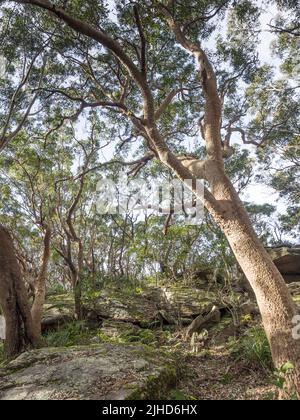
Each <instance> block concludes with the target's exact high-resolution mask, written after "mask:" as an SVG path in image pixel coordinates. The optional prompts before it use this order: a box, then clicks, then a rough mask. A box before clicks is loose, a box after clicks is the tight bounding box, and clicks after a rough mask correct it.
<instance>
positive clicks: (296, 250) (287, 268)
mask: <svg viewBox="0 0 300 420" xmlns="http://www.w3.org/2000/svg"><path fill="white" fill-rule="evenodd" d="M268 252H269V254H270V255H271V257H272V259H273V261H274V263H275V264H276V266H277V268H278V269H279V271H280V272H281V274H282V275H283V277H284V279H285V280H286V282H287V283H292V282H297V281H299V282H300V247H291V248H288V247H281V248H268Z"/></svg>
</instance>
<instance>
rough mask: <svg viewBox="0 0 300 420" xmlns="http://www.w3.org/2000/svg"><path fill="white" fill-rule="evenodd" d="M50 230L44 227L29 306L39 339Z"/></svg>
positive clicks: (48, 258)
mask: <svg viewBox="0 0 300 420" xmlns="http://www.w3.org/2000/svg"><path fill="white" fill-rule="evenodd" d="M51 235H52V231H51V228H50V227H46V231H45V236H44V252H43V257H42V265H41V269H40V272H39V275H38V278H37V280H36V282H35V284H34V301H33V305H32V308H31V316H32V321H33V328H34V333H35V335H36V337H37V338H38V339H39V340H40V338H41V335H42V328H41V325H42V317H43V306H44V303H45V296H46V281H47V274H48V265H49V260H50V245H51Z"/></svg>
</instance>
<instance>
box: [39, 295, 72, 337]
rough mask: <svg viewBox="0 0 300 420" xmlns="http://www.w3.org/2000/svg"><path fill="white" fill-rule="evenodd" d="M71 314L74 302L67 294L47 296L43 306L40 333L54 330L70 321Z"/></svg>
mask: <svg viewBox="0 0 300 420" xmlns="http://www.w3.org/2000/svg"><path fill="white" fill-rule="evenodd" d="M73 314H74V300H73V297H72V296H70V295H68V294H64V295H52V296H48V297H47V301H46V303H45V304H44V313H43V319H42V331H43V332H47V331H49V330H55V329H57V328H58V327H60V326H62V325H64V324H66V323H68V322H70V321H72V320H73V319H74V315H73Z"/></svg>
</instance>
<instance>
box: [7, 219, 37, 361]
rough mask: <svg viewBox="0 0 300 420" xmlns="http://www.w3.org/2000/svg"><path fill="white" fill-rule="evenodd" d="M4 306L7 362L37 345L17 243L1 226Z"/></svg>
mask: <svg viewBox="0 0 300 420" xmlns="http://www.w3.org/2000/svg"><path fill="white" fill-rule="evenodd" d="M0 306H1V309H2V312H3V315H4V318H5V321H6V338H5V343H4V350H5V354H6V357H7V358H12V357H15V356H17V355H18V354H20V353H21V352H22V351H24V350H25V349H27V348H31V347H34V346H35V345H36V344H37V337H36V335H35V332H34V328H33V323H32V317H31V313H30V306H29V301H28V296H27V292H26V287H25V284H24V281H23V279H22V275H21V270H20V267H19V264H18V260H17V258H16V255H15V252H14V247H13V241H12V239H11V236H10V234H9V233H8V231H7V230H6V229H5V228H4V227H3V226H1V225H0Z"/></svg>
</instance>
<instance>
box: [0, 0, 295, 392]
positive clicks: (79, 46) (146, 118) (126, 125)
mask: <svg viewBox="0 0 300 420" xmlns="http://www.w3.org/2000/svg"><path fill="white" fill-rule="evenodd" d="M2 3H4V8H5V10H6V13H8V12H7V10H8V11H9V10H11V9H12V8H13V9H14V13H15V14H16V16H19V17H22V19H23V20H24V21H25V22H28V23H27V27H28V29H27V31H24V33H27V34H28V36H29V34H32V33H33V34H34V36H35V35H36V36H38V38H39V39H45V37H47V42H49V45H48V47H47V48H48V49H49V50H50V51H51V54H50V58H48V60H50V62H49V64H47V76H46V80H45V82H44V83H43V85H42V86H39V87H38V91H39V92H40V97H39V101H40V104H41V109H40V112H39V116H38V118H39V121H42V120H43V119H45V120H47V123H49V117H48V118H47V116H49V114H50V115H54V112H56V118H57V114H61V115H60V122H59V124H58V125H57V128H59V126H62V125H63V124H64V123H68V121H70V119H71V120H74V119H76V118H78V117H80V116H81V117H83V116H84V115H86V114H87V113H88V112H89V111H90V110H94V111H95V110H96V112H98V115H99V118H105V119H107V121H109V124H110V129H111V134H112V135H116V134H120V135H121V142H122V144H124V143H126V144H127V145H128V144H129V145H130V144H131V142H133V141H134V140H136V139H141V140H142V142H143V143H142V147H141V150H148V151H149V153H150V154H149V155H146V156H145V158H144V160H141V162H142V164H141V167H142V166H143V165H144V164H146V163H147V162H149V161H150V160H153V159H156V160H158V161H159V162H161V164H162V165H164V166H165V167H167V168H169V169H170V170H172V171H173V173H174V174H175V175H176V176H177V177H178V178H179V179H180V180H181V181H182V182H184V183H186V182H187V180H192V181H193V184H196V179H199V178H200V179H204V180H205V181H206V186H205V191H204V196H203V197H202V196H199V197H198V198H199V199H201V200H202V202H203V204H204V206H205V208H206V209H207V211H208V212H209V213H210V214H211V216H212V217H213V219H214V220H215V222H216V223H217V225H218V226H219V227H220V228H221V229H222V230H223V232H224V234H225V236H226V238H227V240H228V242H229V244H230V246H231V248H232V250H233V253H234V254H235V256H236V259H237V261H238V262H239V264H240V266H241V268H242V269H243V271H244V273H245V275H246V277H247V278H248V280H249V282H250V284H251V285H252V287H253V289H254V292H255V294H256V298H257V301H258V305H259V308H260V311H261V314H262V319H263V324H264V327H265V330H266V333H267V336H268V338H269V342H270V345H271V349H272V354H273V359H274V363H275V366H276V367H277V368H280V367H281V366H282V365H283V364H284V363H286V362H287V361H290V362H291V363H292V364H293V365H294V369H292V370H291V371H290V372H289V374H288V377H287V384H288V389H289V391H295V392H296V393H297V395H298V396H299V393H300V356H299V354H300V351H299V350H300V344H299V342H296V341H295V340H294V339H293V338H292V328H293V323H292V322H293V318H294V316H295V315H296V313H297V312H296V308H295V305H294V303H293V301H292V299H291V296H290V294H289V292H288V289H287V286H286V284H285V282H284V280H283V278H282V276H281V275H280V273H279V272H278V270H277V268H276V267H275V265H274V264H273V262H272V260H271V259H270V257H269V255H268V254H267V252H266V251H265V249H264V247H263V245H262V243H261V242H260V241H259V239H258V237H257V235H256V233H255V231H254V229H253V227H252V225H251V222H250V219H249V216H248V214H247V212H246V210H245V208H244V206H243V204H242V202H241V200H240V198H239V196H238V193H237V191H236V190H235V188H234V186H233V184H232V182H231V181H230V179H229V177H228V176H227V174H226V170H225V165H224V159H226V158H228V157H230V156H231V155H232V153H233V152H234V150H233V148H232V139H233V135H236V134H240V135H241V139H242V140H243V142H244V143H245V144H249V143H252V144H254V145H256V146H261V142H262V141H263V140H264V136H263V137H262V138H260V136H259V138H257V137H258V136H257V133H258V130H257V127H254V128H255V129H253V130H252V131H251V130H250V135H249V130H246V129H245V126H246V125H247V120H246V119H245V118H244V117H245V112H247V105H245V100H246V92H245V86H247V84H249V83H250V82H251V81H253V80H254V79H255V78H256V77H257V75H259V74H260V71H261V69H259V68H258V62H257V54H256V46H257V43H258V39H257V30H256V29H257V21H258V20H259V16H260V9H259V7H258V6H259V5H260V3H261V2H257V1H248V0H247V1H246V0H245V1H241V2H236V1H230V0H215V1H213V2H212V1H206V0H195V1H191V2H188V3H183V2H179V1H176V0H168V1H157V0H153V1H150V0H149V1H144V2H132V1H127V0H120V1H117V2H115V3H116V7H115V12H114V13H112V14H110V13H109V8H108V6H109V5H108V4H107V2H105V1H97V2H95V1H72V0H70V1H63V2H62V1H53V2H52V1H49V0H16V1H7V2H2ZM267 3H271V2H267ZM225 14H226V16H227V18H228V22H229V27H228V31H227V34H226V35H220V32H221V31H220V24H221V22H222V21H223V19H224V17H225ZM13 20H14V19H13ZM62 23H64V25H62ZM49 37H50V39H49ZM266 121H267V120H266ZM108 126H109V125H108ZM119 127H122V132H121V133H119V132H118V128H119ZM246 128H247V127H246ZM250 128H251V126H250ZM197 131H199V132H200V135H201V137H202V139H203V141H204V144H205V149H206V155H205V158H204V159H199V157H198V156H182V155H180V153H178V151H180V147H178V146H179V144H178V143H180V142H183V141H184V140H185V139H187V138H189V137H191V136H196V135H197V134H196V133H197ZM188 186H190V183H188ZM192 189H193V191H194V192H195V185H194V186H193V188H192Z"/></svg>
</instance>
